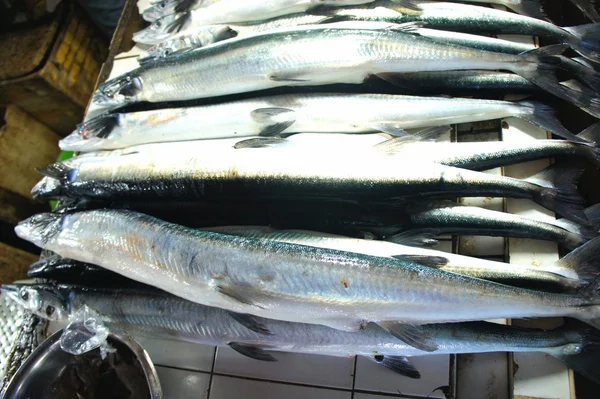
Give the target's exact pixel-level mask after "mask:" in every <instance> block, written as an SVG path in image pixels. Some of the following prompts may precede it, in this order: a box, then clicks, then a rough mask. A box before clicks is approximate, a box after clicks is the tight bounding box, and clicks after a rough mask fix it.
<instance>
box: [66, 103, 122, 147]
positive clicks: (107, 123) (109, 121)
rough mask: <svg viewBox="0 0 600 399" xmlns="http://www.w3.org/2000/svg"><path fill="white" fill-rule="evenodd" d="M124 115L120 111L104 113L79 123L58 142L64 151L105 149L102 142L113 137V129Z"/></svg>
mask: <svg viewBox="0 0 600 399" xmlns="http://www.w3.org/2000/svg"><path fill="white" fill-rule="evenodd" d="M124 119H125V115H124V114H121V113H105V114H102V115H99V116H97V117H95V118H93V119H90V120H89V121H86V122H84V123H81V124H79V125H78V126H77V129H75V131H74V132H73V133H71V134H69V135H68V136H67V137H65V138H64V139H62V140H60V141H59V142H58V146H59V147H60V148H61V149H62V150H65V151H83V152H87V151H97V150H102V149H105V148H103V147H102V144H103V143H105V142H106V139H109V138H114V137H115V133H114V132H115V129H116V128H117V127H118V126H120V125H121V124H122V123H123V120H124Z"/></svg>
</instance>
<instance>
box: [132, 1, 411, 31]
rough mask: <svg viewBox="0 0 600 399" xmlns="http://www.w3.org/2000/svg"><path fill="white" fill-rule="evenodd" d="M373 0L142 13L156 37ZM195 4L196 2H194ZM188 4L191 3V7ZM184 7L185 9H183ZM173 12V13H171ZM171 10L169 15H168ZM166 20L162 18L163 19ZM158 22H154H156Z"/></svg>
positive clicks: (232, 4)
mask: <svg viewBox="0 0 600 399" xmlns="http://www.w3.org/2000/svg"><path fill="white" fill-rule="evenodd" d="M372 1H373V0H244V2H242V3H240V2H239V1H238V0H219V1H214V0H213V1H207V2H203V1H196V2H192V1H186V2H184V3H180V4H178V5H177V6H175V8H173V7H172V6H170V5H169V6H167V7H165V8H166V9H165V11H163V12H162V13H161V17H160V19H158V20H156V17H157V16H159V15H158V14H157V13H156V9H155V8H151V9H150V10H148V12H144V13H143V14H142V16H143V18H144V19H146V20H152V19H154V22H153V24H152V25H154V27H153V30H152V31H150V32H147V33H146V35H147V36H150V35H152V34H154V35H156V36H157V37H159V36H160V37H165V36H166V37H168V35H169V34H174V33H177V32H180V31H181V30H182V29H184V28H188V29H193V28H194V27H198V26H203V25H216V24H227V23H235V22H251V21H263V20H268V19H272V18H276V17H279V16H282V15H289V14H297V13H304V12H305V11H307V10H309V9H311V8H314V7H318V6H332V7H340V6H350V5H357V4H364V3H370V2H372ZM391 1H392V2H393V3H394V5H395V6H396V7H398V8H399V9H400V10H402V11H404V12H406V11H409V12H410V11H411V8H412V10H413V12H420V9H419V8H418V7H417V6H416V5H414V4H413V3H412V2H411V1H409V0H391ZM194 3H195V4H194ZM190 5H191V6H190ZM186 8H187V9H186ZM171 11H174V13H171ZM169 13H171V14H169ZM173 16H175V17H176V18H175V19H174V20H173V19H171V17H173ZM163 20H165V21H163ZM157 22H158V23H160V24H159V25H156V23H157Z"/></svg>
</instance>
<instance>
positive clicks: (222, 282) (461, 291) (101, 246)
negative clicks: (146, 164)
mask: <svg viewBox="0 0 600 399" xmlns="http://www.w3.org/2000/svg"><path fill="white" fill-rule="evenodd" d="M15 231H16V233H17V235H19V237H21V238H23V239H26V240H29V241H31V242H33V243H35V244H36V245H38V246H40V247H43V248H44V249H49V250H51V251H54V252H56V253H57V254H59V255H61V256H65V257H68V258H72V259H76V260H80V261H83V262H89V263H94V264H97V265H99V266H102V267H105V268H109V269H111V270H113V271H115V272H117V273H120V274H123V275H124V276H126V277H129V278H132V279H134V280H137V281H140V282H144V283H151V284H153V285H154V286H156V287H157V288H160V289H162V290H165V291H167V292H171V293H172V294H174V295H177V296H180V297H182V298H184V299H188V300H191V301H195V302H198V303H201V304H204V305H207V306H215V307H220V308H223V309H227V310H231V311H234V312H237V313H249V314H253V315H255V316H261V317H269V318H273V319H277V320H284V321H293V322H308V323H314V324H323V325H327V326H330V327H333V328H337V329H341V330H346V331H356V330H358V329H360V328H361V326H364V325H365V324H366V323H367V322H376V323H378V324H380V325H382V326H384V327H385V328H386V329H388V330H389V331H391V332H393V333H394V334H395V335H396V336H398V337H401V339H403V340H407V342H411V344H414V345H415V347H419V348H422V349H425V348H426V349H425V350H433V349H434V347H435V344H434V343H431V342H427V341H428V340H427V339H426V337H422V338H423V340H421V339H415V336H414V334H411V333H410V332H409V331H407V328H408V329H409V330H410V328H409V327H406V326H403V325H402V324H397V323H395V322H397V321H402V322H403V323H409V324H411V323H412V324H429V323H441V322H452V321H468V320H483V319H490V318H519V317H536V316H540V317H542V316H571V317H575V318H579V319H581V320H584V321H586V322H588V323H590V324H592V325H597V324H598V322H597V317H598V314H599V312H600V308H599V307H598V305H599V304H600V299H599V298H598V297H597V296H596V294H594V293H593V291H592V290H593V289H595V288H596V287H595V284H596V283H594V284H592V286H591V287H590V289H589V291H588V290H584V291H581V292H580V293H578V294H577V295H572V294H549V293H543V292H538V291H531V290H525V289H520V288H515V287H510V286H505V285H501V284H497V283H492V282H487V281H485V280H480V279H473V278H469V277H465V276H460V275H457V274H453V273H447V272H444V271H441V270H437V269H435V268H432V267H428V266H422V265H421V264H419V263H415V258H414V257H412V258H410V260H405V259H402V258H398V259H390V258H382V257H374V256H369V255H363V254H356V253H350V252H343V251H337V250H330V249H323V248H316V247H309V246H302V245H296V244H289V243H283V242H274V241H269V240H254V239H249V238H244V237H235V236H231V235H224V234H218V233H212V232H206V231H198V230H194V229H189V228H184V227H182V226H178V225H173V224H169V223H166V222H163V221H160V220H158V219H155V218H153V217H149V216H146V215H141V214H137V213H133V212H127V211H114V210H112V211H109V210H103V211H88V212H81V213H76V214H73V215H65V216H61V215H56V214H40V215H36V216H34V217H32V218H30V219H28V220H26V221H24V222H21V223H20V224H19V225H18V226H17V227H16V229H15ZM418 262H421V263H425V264H439V263H446V259H445V258H433V259H432V258H427V257H421V258H419V260H418ZM417 335H418V334H417Z"/></svg>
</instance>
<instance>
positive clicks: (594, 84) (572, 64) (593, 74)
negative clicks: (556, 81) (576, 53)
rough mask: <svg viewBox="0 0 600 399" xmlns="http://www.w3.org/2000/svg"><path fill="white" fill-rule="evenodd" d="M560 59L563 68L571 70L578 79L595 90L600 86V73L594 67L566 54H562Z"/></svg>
mask: <svg viewBox="0 0 600 399" xmlns="http://www.w3.org/2000/svg"><path fill="white" fill-rule="evenodd" d="M560 59H561V65H562V67H563V69H565V70H566V71H568V72H570V73H571V74H572V75H573V77H575V78H576V79H577V80H578V81H581V82H582V83H584V84H586V85H587V86H588V88H590V89H593V90H596V89H597V88H598V87H600V73H599V72H598V71H596V70H594V68H593V67H589V66H587V65H585V64H583V63H581V62H578V61H575V60H573V59H571V58H567V57H564V56H560ZM563 84H564V83H563Z"/></svg>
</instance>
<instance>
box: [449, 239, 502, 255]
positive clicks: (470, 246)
mask: <svg viewBox="0 0 600 399" xmlns="http://www.w3.org/2000/svg"><path fill="white" fill-rule="evenodd" d="M458 253H459V254H461V255H468V256H503V255H504V237H487V236H461V237H458Z"/></svg>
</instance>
